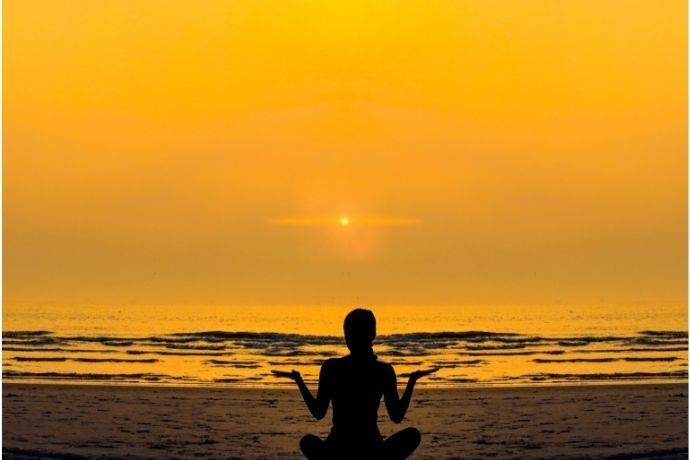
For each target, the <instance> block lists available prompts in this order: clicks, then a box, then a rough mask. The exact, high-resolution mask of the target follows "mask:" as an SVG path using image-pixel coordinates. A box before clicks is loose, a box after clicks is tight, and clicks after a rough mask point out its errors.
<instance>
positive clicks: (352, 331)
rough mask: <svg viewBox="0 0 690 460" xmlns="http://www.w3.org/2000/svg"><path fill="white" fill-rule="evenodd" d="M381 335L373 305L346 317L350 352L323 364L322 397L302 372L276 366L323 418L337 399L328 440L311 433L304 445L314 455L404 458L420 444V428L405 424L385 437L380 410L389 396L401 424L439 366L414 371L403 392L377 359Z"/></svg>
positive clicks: (315, 457)
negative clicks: (418, 386) (423, 381)
mask: <svg viewBox="0 0 690 460" xmlns="http://www.w3.org/2000/svg"><path fill="white" fill-rule="evenodd" d="M375 337H376V318H375V317H374V314H373V313H372V312H371V311H369V310H363V309H356V310H353V311H351V312H350V313H349V314H348V315H347V316H346V317H345V341H346V342H347V348H348V349H349V350H350V354H349V355H347V356H344V357H342V358H332V359H328V360H327V361H325V362H324V363H323V365H322V366H321V374H320V376H319V388H318V391H317V394H316V397H314V396H312V394H311V392H310V391H309V388H307V386H306V385H305V384H304V380H303V379H302V376H301V375H300V373H299V372H297V371H295V370H293V371H292V372H280V371H274V373H275V374H276V375H278V376H282V377H288V378H291V379H293V380H294V381H295V382H296V383H297V386H298V387H299V389H300V392H301V394H302V397H303V398H304V402H305V403H306V404H307V407H308V408H309V411H310V412H311V413H312V415H313V416H314V417H315V418H316V419H318V420H320V419H322V418H323V417H324V416H325V415H326V412H327V411H328V404H329V402H331V401H332V402H333V427H332V429H331V433H330V434H329V435H328V438H327V439H326V440H325V441H324V440H322V439H320V438H319V437H317V436H315V435H313V434H308V435H306V436H304V437H303V438H302V441H301V442H300V447H301V449H302V452H303V453H304V455H305V456H306V457H307V458H308V459H310V460H321V459H377V460H378V459H391V460H393V459H395V460H398V459H404V458H407V457H408V456H409V455H410V454H412V452H414V450H415V449H416V448H417V446H418V445H419V442H420V440H421V435H420V433H419V430H417V429H416V428H405V429H404V430H402V431H399V432H397V433H395V434H393V435H392V436H389V437H387V438H385V439H384V438H383V437H382V436H381V433H380V432H379V429H378V426H377V424H376V421H377V412H378V408H379V403H380V402H381V397H382V396H383V398H384V400H385V404H386V409H387V410H388V415H389V416H390V418H391V420H393V422H395V423H400V422H401V421H402V420H403V418H404V417H405V413H406V412H407V408H408V406H409V405H410V399H411V398H412V391H413V390H414V386H415V383H416V382H417V380H418V379H419V378H420V377H423V376H425V375H428V374H430V373H432V372H435V371H436V369H430V370H426V371H416V372H412V374H411V375H410V379H409V381H408V382H407V388H405V392H404V393H403V396H402V398H400V397H399V396H398V389H397V383H396V376H395V371H394V370H393V366H391V365H390V364H386V363H384V362H381V361H379V360H378V359H377V357H376V355H375V354H374V350H373V348H372V342H373V341H374V338H375Z"/></svg>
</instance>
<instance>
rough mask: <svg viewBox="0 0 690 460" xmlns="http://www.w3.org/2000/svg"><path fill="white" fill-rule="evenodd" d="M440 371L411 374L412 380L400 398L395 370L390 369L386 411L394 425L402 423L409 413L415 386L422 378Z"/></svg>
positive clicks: (386, 389)
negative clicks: (408, 409)
mask: <svg viewBox="0 0 690 460" xmlns="http://www.w3.org/2000/svg"><path fill="white" fill-rule="evenodd" d="M437 370H438V369H429V370H427V371H414V372H412V373H411V374H410V378H409V380H408V381H407V386H406V387H405V392H404V393H403V395H402V398H399V397H398V386H397V385H398V381H397V377H396V376H395V370H393V367H392V366H391V367H390V370H389V371H388V372H389V373H388V376H387V377H386V382H385V387H384V388H385V391H384V398H385V401H386V409H388V415H389V416H390V418H391V420H392V421H393V423H400V422H402V421H403V418H405V414H406V413H407V408H408V407H410V400H412V392H413V391H414V386H415V384H416V383H417V380H419V379H420V378H421V377H424V376H425V375H429V374H431V373H432V372H436V371H437Z"/></svg>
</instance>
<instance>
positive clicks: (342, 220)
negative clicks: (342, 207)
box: [340, 216, 350, 227]
mask: <svg viewBox="0 0 690 460" xmlns="http://www.w3.org/2000/svg"><path fill="white" fill-rule="evenodd" d="M340 225H342V226H343V227H345V226H347V225H350V218H349V217H347V216H343V217H341V218H340Z"/></svg>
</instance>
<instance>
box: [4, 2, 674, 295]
mask: <svg viewBox="0 0 690 460" xmlns="http://www.w3.org/2000/svg"><path fill="white" fill-rule="evenodd" d="M686 18H687V11H686V5H685V1H682V0H664V1H663V2H659V1H657V0H642V1H640V0H618V1H614V0H610V1H602V0H578V1H572V0H561V1H559V0H538V1H537V0H521V1H519V2H517V1H514V0H449V1H433V0H423V1H422V0H418V1H381V2H371V1H359V0H351V1H348V2H336V1H333V2H329V1H297V0H290V1H287V0H286V1H271V0H266V1H263V0H262V1H256V0H253V1H240V0H233V1H226V0H195V1H193V2H191V1H172V0H131V1H127V0H110V1H107V0H98V1H93V0H83V1H78V0H44V1H37V0H9V1H5V2H4V36H3V38H4V47H5V48H4V50H3V64H4V66H3V68H4V107H3V111H4V177H3V180H4V189H3V191H4V194H3V196H4V241H3V245H4V295H5V301H9V302H39V303H40V302H57V303H69V302H103V303H111V302H133V303H140V302H141V303H146V302H161V303H171V302H172V303H176V302H180V303H190V302H191V303H194V302H204V303H208V302H212V303H228V304H241V303H254V304H262V303H271V304H299V303H329V304H338V303H374V304H385V303H423V304H434V303H437V304H452V303H457V304H462V303H474V302H489V303H503V302H510V303H530V302H545V303H549V302H585V303H595V302H596V303H598V302H611V303H619V302H631V301H642V302H657V301H672V302H685V301H686V283H687V272H686V262H687V257H686V253H687V251H686V247H687V240H686V230H687V225H686V220H687V203H686V196H687V194H686V186H687V174H686V172H687V167H686V146H687V144H686V135H687V129H686V128H687V125H686V88H687V87H686V77H687V71H686V66H687V61H686V54H687V50H686V34H687V30H686ZM343 216H348V219H350V220H351V223H350V224H349V225H339V221H338V219H340V218H342V217H343ZM286 219H287V220H288V221H289V220H291V219H292V220H296V221H300V222H302V224H300V225H291V224H284V223H285V221H286ZM367 219H368V220H367ZM281 220H282V222H283V224H281V223H280V222H281ZM331 220H333V223H332V224H331V223H330V222H331ZM309 221H318V222H322V223H320V224H318V225H310V224H306V222H309ZM323 222H326V223H325V224H324V223H323ZM401 222H404V223H405V224H404V225H403V224H400V223H401ZM399 224H400V225H399Z"/></svg>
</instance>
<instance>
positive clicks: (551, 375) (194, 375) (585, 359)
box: [3, 330, 688, 385]
mask: <svg viewBox="0 0 690 460" xmlns="http://www.w3.org/2000/svg"><path fill="white" fill-rule="evenodd" d="M3 337H4V343H3V350H4V351H5V352H6V354H5V356H4V370H5V372H4V373H3V375H4V376H5V377H6V378H8V379H17V380H21V379H24V380H29V379H30V380H46V381H53V380H56V381H57V380H74V381H77V380H82V381H92V380H93V381H103V382H107V381H112V382H161V383H174V382H185V383H189V382H192V383H198V384H213V383H218V384H227V385H232V384H238V385H246V384H252V383H253V384H256V385H258V384H271V385H283V384H285V382H283V381H282V380H279V379H275V378H274V377H273V376H270V375H268V374H265V373H264V372H266V370H267V369H266V368H267V367H288V368H295V369H299V370H300V371H301V372H303V373H304V378H305V380H306V381H311V382H315V381H316V380H317V379H318V370H316V372H315V369H314V368H315V367H317V366H320V365H321V364H322V362H323V361H324V360H325V359H327V358H329V357H332V356H339V355H342V354H344V353H346V352H347V350H346V347H345V343H344V340H343V339H342V338H341V337H336V336H328V335H309V334H290V333H279V332H247V331H201V332H176V333H171V334H157V335H142V336H132V335H127V336H120V335H115V334H98V335H93V336H88V335H84V334H78V335H77V334H75V335H68V334H59V333H55V332H51V331H47V330H35V331H32V330H29V331H27V330H24V331H5V332H3ZM687 351H688V336H687V332H686V331H667V330H642V331H639V332H638V333H634V334H632V333H631V334H618V335H616V334H606V335H601V336H595V335H591V334H588V335H581V336H576V335H572V336H566V335H559V336H557V337H552V336H538V335H534V334H520V333H517V332H510V331H509V332H501V331H495V332H492V331H480V330H470V331H445V332H443V331H442V332H413V333H405V334H388V335H381V336H379V337H377V339H376V342H375V352H376V354H377V355H378V356H379V358H380V359H381V360H382V361H386V362H388V363H390V364H391V365H394V366H402V367H403V368H402V369H401V371H404V372H403V373H402V374H401V377H404V376H405V374H406V373H407V371H409V370H412V369H411V368H420V367H438V368H439V369H440V370H439V372H438V373H437V374H435V375H433V376H429V377H428V379H425V381H427V382H431V383H433V384H439V385H455V384H457V385H461V384H472V383H480V384H484V383H501V384H506V383H507V384H509V383H516V382H517V383H519V382H522V383H527V384H529V383H530V382H534V383H535V384H536V383H543V382H545V381H551V382H555V383H558V382H571V381H610V382H614V381H632V380H639V381H646V380H649V379H657V380H664V379H666V380H674V379H675V380H677V379H684V378H687V370H686V369H687V355H686V354H685V355H684V353H687ZM181 363H184V364H183V365H181ZM495 363H500V364H499V365H498V366H494V364H495ZM505 363H508V365H506V364H505ZM512 363H516V364H515V366H512ZM607 363H610V366H611V367H610V368H609V367H606V370H607V371H611V372H607V373H599V372H596V371H597V370H599V369H601V368H602V367H601V364H607ZM617 363H626V364H617ZM101 364H109V366H108V367H107V371H109V372H111V373H100V372H92V371H94V370H97V371H100V370H102V369H103V366H99V365H101ZM133 364H142V365H143V364H146V365H150V367H143V366H142V367H135V368H128V367H127V366H131V365H133ZM567 364H578V366H577V370H578V371H579V370H583V371H587V372H583V373H582V374H577V373H560V372H558V370H568V371H571V370H572V369H571V368H567V367H565V365H567ZM616 366H618V367H616ZM679 367H684V369H683V370H682V372H680V371H676V370H677V369H678V368H679ZM462 368H464V369H467V375H465V374H455V373H453V372H454V369H462ZM138 369H145V370H147V371H149V370H151V371H153V372H151V373H142V372H134V373H128V372H119V371H120V370H122V371H136V370H138ZM159 369H160V370H164V371H165V372H166V373H159V372H157V371H158V370H159ZM516 370H519V371H520V372H524V375H511V372H516ZM542 370H543V371H544V372H541V371H542ZM57 371H61V372H57ZM62 371H64V372H62ZM224 371H233V372H236V373H237V374H242V375H234V374H233V375H227V374H224V373H223V372H224ZM616 371H620V372H616ZM623 371H625V372H623ZM167 372H172V373H175V372H177V373H180V374H182V375H169V374H167Z"/></svg>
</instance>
